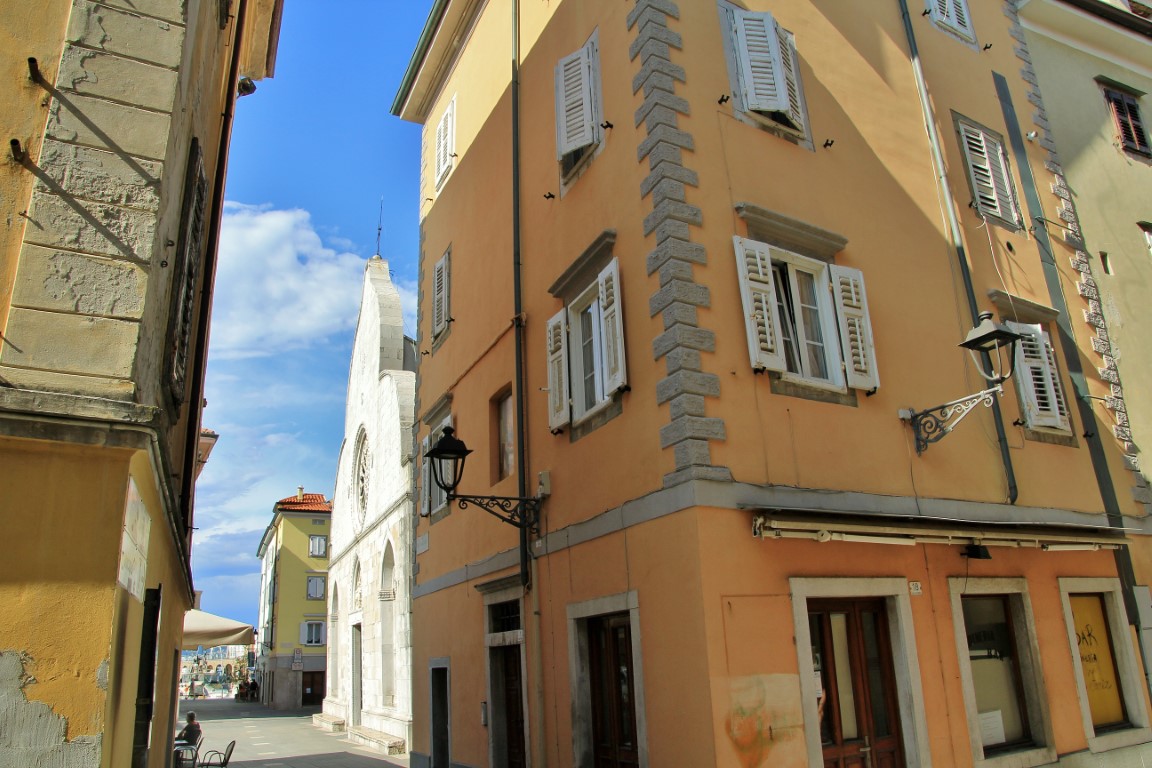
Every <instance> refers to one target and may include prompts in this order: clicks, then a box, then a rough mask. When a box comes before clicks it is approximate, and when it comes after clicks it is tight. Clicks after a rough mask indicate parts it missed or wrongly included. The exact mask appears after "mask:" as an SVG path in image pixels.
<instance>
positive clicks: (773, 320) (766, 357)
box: [733, 236, 788, 371]
mask: <svg viewBox="0 0 1152 768" xmlns="http://www.w3.org/2000/svg"><path fill="white" fill-rule="evenodd" d="M733 242H734V243H735V246H736V273H737V275H738V276H739V278H740V301H741V303H742V304H743V306H744V324H745V327H746V329H747V331H748V354H749V358H750V359H751V361H752V367H753V368H754V369H758V370H759V369H764V368H767V369H769V370H773V371H784V370H787V368H788V364H787V362H786V361H785V359H784V340H783V339H782V338H781V336H780V312H779V309H778V308H777V306H776V288H775V286H774V285H773V280H772V256H771V253H770V251H769V248H768V246H767V245H765V244H764V243H758V242H756V241H755V240H748V239H747V238H743V237H740V236H736V237H735V238H733Z"/></svg>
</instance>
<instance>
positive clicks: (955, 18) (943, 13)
mask: <svg viewBox="0 0 1152 768" xmlns="http://www.w3.org/2000/svg"><path fill="white" fill-rule="evenodd" d="M928 11H929V15H930V16H931V17H932V21H934V22H936V26H938V27H940V28H941V29H946V30H948V31H949V32H952V33H954V34H957V35H959V36H960V37H962V38H964V39H965V40H967V41H968V42H970V43H974V42H976V29H975V28H974V27H973V26H972V14H971V13H969V11H968V0H928Z"/></svg>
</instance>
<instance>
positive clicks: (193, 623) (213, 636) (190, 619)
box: [181, 609, 252, 651]
mask: <svg viewBox="0 0 1152 768" xmlns="http://www.w3.org/2000/svg"><path fill="white" fill-rule="evenodd" d="M251 644H252V625H251V624H245V623H243V622H240V621H233V620H232V619H226V618H224V617H223V616H217V615H216V614H214V613H208V612H207V611H198V610H196V609H192V610H190V611H188V612H187V613H185V614H184V644H183V645H182V646H181V647H182V648H183V649H184V650H186V651H194V650H196V649H197V648H199V647H200V646H204V647H205V648H212V647H213V646H217V645H251Z"/></svg>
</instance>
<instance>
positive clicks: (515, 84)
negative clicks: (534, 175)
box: [512, 0, 545, 766]
mask: <svg viewBox="0 0 1152 768" xmlns="http://www.w3.org/2000/svg"><path fill="white" fill-rule="evenodd" d="M520 265H521V261H520V0H512V297H513V303H514V311H515V315H514V317H513V319H512V322H513V323H515V325H516V333H515V349H516V386H515V388H514V389H515V392H516V395H515V396H516V475H517V480H518V483H519V485H518V488H519V495H520V496H521V497H525V496H527V495H528V475H527V472H526V470H527V465H526V461H527V450H526V443H527V425H526V421H527V417H526V414H525V410H524V379H525V375H524V315H523V312H524V305H523V300H522V297H521V284H520ZM535 567H536V563H535V561H534V560H532V558H531V557H530V556H529V552H528V530H527V529H525V528H521V529H520V574H521V579H520V580H521V583H522V584H523V586H524V589H525V591H526V592H527V593H528V594H526V595H525V597H527V598H528V599H527V600H525V601H523V602H525V603H527V604H528V608H529V611H528V616H527V617H526V621H524V622H523V623H524V625H525V626H530V627H531V629H530V631H529V632H528V633H527V635H528V637H527V638H526V640H527V642H529V643H530V646H529V647H528V648H526V649H525V650H529V649H530V650H531V653H530V654H527V655H528V656H529V661H530V662H531V665H532V674H531V676H530V679H531V681H532V688H533V690H532V710H533V711H532V717H531V718H530V719H529V721H528V723H527V725H528V728H527V731H528V732H527V734H526V736H527V737H528V750H529V754H531V756H532V765H537V766H542V765H545V760H544V744H545V741H544V683H543V681H544V669H543V647H542V645H541V637H540V593H539V592H537V591H536V590H534V589H532V578H531V572H532V569H534V568H535ZM525 677H529V676H525ZM533 724H535V728H533V727H532V725H533ZM533 735H535V736H536V738H532V736H533Z"/></svg>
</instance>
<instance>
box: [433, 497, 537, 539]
mask: <svg viewBox="0 0 1152 768" xmlns="http://www.w3.org/2000/svg"><path fill="white" fill-rule="evenodd" d="M448 502H449V503H451V502H456V504H457V505H458V506H459V507H460V508H461V509H464V508H465V507H467V506H468V505H469V504H471V505H472V506H474V507H479V508H480V509H482V510H484V511H485V512H487V513H488V514H490V515H492V516H493V517H498V518H500V519H501V520H503V521H504V522H505V523H508V524H509V525H513V526H515V527H517V528H520V529H522V530H524V529H526V530H528V531H529V532H530V533H533V534H538V533H539V532H540V531H539V530H538V529H537V527H536V524H537V523H538V522H539V520H540V499H537V498H532V497H520V496H462V495H459V494H449V496H448Z"/></svg>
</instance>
